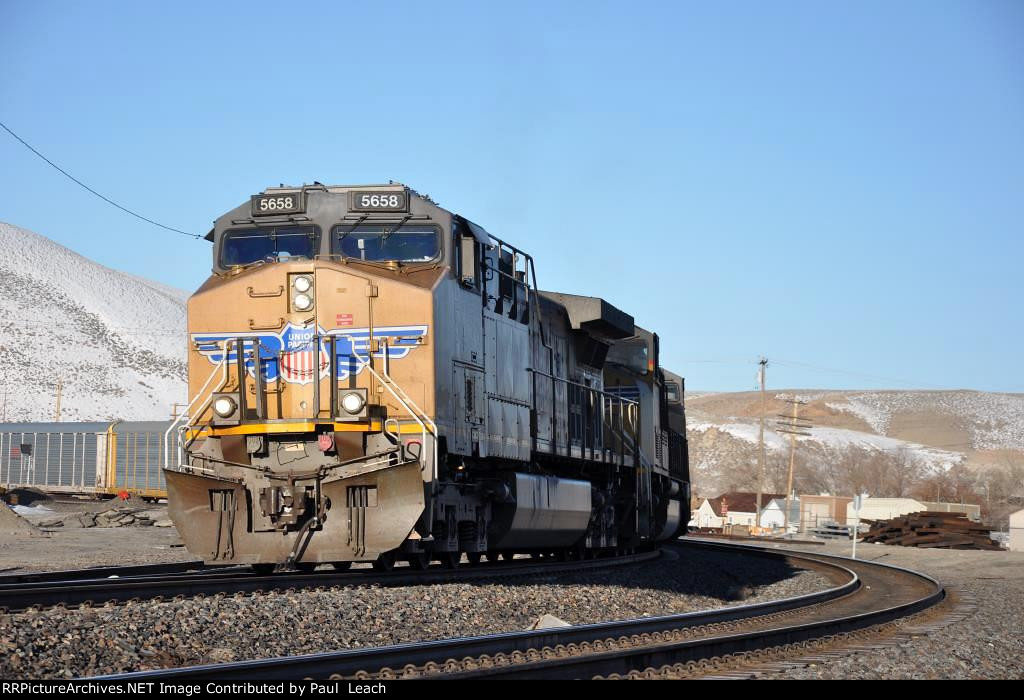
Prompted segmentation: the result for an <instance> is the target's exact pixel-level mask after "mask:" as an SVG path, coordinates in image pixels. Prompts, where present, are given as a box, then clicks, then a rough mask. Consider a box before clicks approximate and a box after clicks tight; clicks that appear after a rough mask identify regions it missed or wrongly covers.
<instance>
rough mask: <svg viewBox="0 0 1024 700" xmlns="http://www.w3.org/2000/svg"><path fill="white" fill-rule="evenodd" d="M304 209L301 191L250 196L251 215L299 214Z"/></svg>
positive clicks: (304, 204)
mask: <svg viewBox="0 0 1024 700" xmlns="http://www.w3.org/2000/svg"><path fill="white" fill-rule="evenodd" d="M304 211H306V202H305V198H304V197H303V196H302V193H301V192H291V193H289V194H254V195H253V196H252V215H253V216H266V215H268V214H299V213H301V212H304Z"/></svg>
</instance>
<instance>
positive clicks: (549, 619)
mask: <svg viewBox="0 0 1024 700" xmlns="http://www.w3.org/2000/svg"><path fill="white" fill-rule="evenodd" d="M554 627H572V625H570V624H569V623H568V622H566V621H565V620H563V619H562V618H560V617H555V616H554V615H549V614H547V613H544V614H543V615H541V616H540V617H538V618H537V619H536V620H535V621H534V623H533V624H532V625H530V626H529V627H527V628H526V629H528V630H548V629H552V628H554Z"/></svg>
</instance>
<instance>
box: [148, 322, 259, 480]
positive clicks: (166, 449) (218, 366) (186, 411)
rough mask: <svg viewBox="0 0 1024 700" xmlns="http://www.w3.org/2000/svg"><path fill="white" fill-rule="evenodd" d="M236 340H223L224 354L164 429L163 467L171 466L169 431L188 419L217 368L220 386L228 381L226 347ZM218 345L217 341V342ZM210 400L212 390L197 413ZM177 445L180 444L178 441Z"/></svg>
mask: <svg viewBox="0 0 1024 700" xmlns="http://www.w3.org/2000/svg"><path fill="white" fill-rule="evenodd" d="M237 342H238V340H237V339H236V338H227V339H225V340H224V354H223V356H222V357H221V360H220V362H218V363H217V364H216V365H214V367H213V371H212V372H210V376H209V377H207V378H206V382H205V383H204V384H203V386H202V388H201V389H200V390H199V393H197V394H196V395H195V396H194V397H192V400H191V401H189V402H188V405H187V406H185V409H184V410H183V411H182V412H181V415H180V416H178V417H177V418H175V419H174V420H173V421H172V422H171V424H170V426H168V428H167V430H166V431H164V469H170V466H171V465H170V462H171V451H170V446H169V445H168V438H169V437H170V435H171V431H172V430H175V429H176V428H177V427H178V426H179V425H180V424H181V422H182V421H183V420H188V419H189V409H191V408H192V405H193V404H194V403H195V402H196V401H198V400H199V397H200V396H202V395H203V393H204V392H205V391H206V387H208V386H209V385H210V381H211V380H212V379H213V378H214V377H215V376H216V375H217V370H219V369H221V368H222V367H223V369H224V376H223V378H222V380H221V386H222V387H223V386H224V385H225V384H226V383H227V381H228V369H227V367H228V347H229V346H230V345H231V343H237ZM218 345H219V343H218ZM241 352H243V353H244V352H245V346H244V345H243V346H242V349H241ZM210 401H213V393H212V392H211V393H210V396H209V398H208V400H207V402H206V404H204V405H203V407H202V409H200V411H199V415H202V414H203V411H205V410H206V406H207V405H208V404H209V403H210ZM186 427H187V426H186ZM179 445H180V443H179Z"/></svg>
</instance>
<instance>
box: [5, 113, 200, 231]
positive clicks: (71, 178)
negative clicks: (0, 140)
mask: <svg viewBox="0 0 1024 700" xmlns="http://www.w3.org/2000/svg"><path fill="white" fill-rule="evenodd" d="M0 126H2V127H3V128H4V131H6V132H7V133H8V134H10V135H11V136H13V137H14V138H16V139H17V140H18V141H20V142H21V145H23V146H24V147H25V148H27V149H28V150H30V151H32V152H33V153H35V154H36V155H37V156H39V157H40V158H42V159H43V160H45V161H46V162H47V163H49V164H50V165H51V166H52V167H53V168H55V169H56V170H57V171H58V172H60V173H61V174H62V175H64V176H65V177H66V178H68V179H69V180H71V181H72V182H74V183H75V184H77V185H79V186H80V187H83V188H85V189H86V190H88V191H89V192H92V193H93V194H94V195H96V196H97V197H99V198H100V199H102V200H103V201H104V202H106V203H107V204H111V205H113V206H115V207H117V208H118V209H120V210H121V211H123V212H125V213H127V214H131V215H132V216H134V217H135V218H136V219H141V220H143V221H145V222H146V223H148V224H153V225H154V226H159V227H160V228H162V229H167V230H168V231H173V232H174V233H180V234H181V235H183V236H189V237H190V238H195V239H201V238H202V236H200V235H197V234H195V233H189V232H188V231H182V230H181V229H178V228H174V227H173V226H165V225H164V224H161V223H160V222H159V221H153V220H152V219H148V218H146V217H145V216H143V215H142V214H137V213H136V212H134V211H132V210H131V209H129V208H127V207H123V206H121V205H120V204H118V203H117V202H115V201H114V200H112V199H110V198H109V197H105V196H103V195H102V194H100V193H99V192H97V191H96V190H94V189H93V188H91V187H89V186H88V185H87V184H85V183H84V182H82V181H81V180H79V179H78V178H77V177H75V176H74V175H72V174H71V173H69V172H68V171H67V170H65V169H64V168H62V167H60V166H59V165H57V164H56V163H54V162H53V161H52V160H50V159H49V158H47V157H46V156H44V155H43V154H42V153H40V152H39V151H37V150H36V149H34V148H33V147H32V146H31V144H29V143H28V141H26V140H25V139H23V138H21V137H20V136H18V135H17V134H16V133H14V132H13V131H11V130H10V128H9V127H8V126H7V125H6V124H4V123H3V122H0Z"/></svg>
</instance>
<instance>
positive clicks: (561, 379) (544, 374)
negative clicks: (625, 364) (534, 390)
mask: <svg viewBox="0 0 1024 700" xmlns="http://www.w3.org/2000/svg"><path fill="white" fill-rule="evenodd" d="M526 371H527V372H533V373H534V374H539V375H541V376H542V377H547V378H548V379H554V380H557V381H559V382H564V383H565V384H572V385H573V386H578V387H580V388H581V389H586V390H587V391H592V392H594V393H595V394H600V395H601V396H607V397H609V398H612V399H615V400H616V401H621V402H622V403H627V404H633V405H636V404H638V403H639V402H638V401H633V400H632V399H627V398H623V397H621V396H618V395H616V394H613V393H611V392H608V391H603V390H601V389H595V388H594V387H592V386H587V385H586V384H580V383H579V382H574V381H572V380H571V379H566V378H565V377H556V376H555V375H553V374H548V373H547V372H544V371H542V370H539V369H533V368H532V367H527V368H526Z"/></svg>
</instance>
